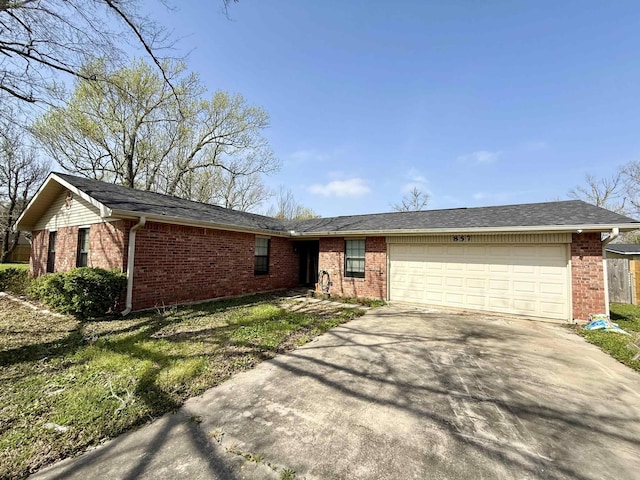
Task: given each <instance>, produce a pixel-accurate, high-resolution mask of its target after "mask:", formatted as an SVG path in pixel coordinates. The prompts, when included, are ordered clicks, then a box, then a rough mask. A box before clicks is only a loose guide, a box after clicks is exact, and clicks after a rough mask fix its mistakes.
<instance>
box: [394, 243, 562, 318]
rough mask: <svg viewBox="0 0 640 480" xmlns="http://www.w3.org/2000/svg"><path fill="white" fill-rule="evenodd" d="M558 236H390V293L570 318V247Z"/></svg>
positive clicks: (404, 299) (421, 301)
mask: <svg viewBox="0 0 640 480" xmlns="http://www.w3.org/2000/svg"><path fill="white" fill-rule="evenodd" d="M553 237H555V238H553V239H552V240H556V243H517V244H514V243H498V241H499V239H498V238H496V239H492V240H493V241H494V242H496V243H479V242H478V240H482V239H480V238H477V239H475V240H476V241H473V240H474V239H472V237H470V236H464V237H462V236H455V237H452V238H451V239H450V240H452V241H451V243H436V242H437V241H438V240H442V239H437V238H434V239H432V241H431V242H430V241H429V239H428V238H426V239H425V238H423V239H422V241H420V239H411V238H399V239H393V238H389V239H388V244H389V298H390V300H392V301H399V302H407V303H417V304H424V305H433V306H442V307H454V308H463V309H472V310H483V311H488V312H498V313H509V314H519V315H528V316H534V317H543V318H548V319H555V320H565V321H566V320H567V319H570V318H571V308H570V304H569V301H570V298H571V295H570V275H569V247H568V245H567V243H557V240H558V238H557V237H558V235H555V236H553ZM453 238H455V241H453ZM460 238H464V240H465V241H464V243H462V242H460ZM503 240H507V239H503ZM538 240H545V238H544V236H542V235H541V236H540V238H538ZM485 241H486V240H485ZM408 242H412V243H408Z"/></svg>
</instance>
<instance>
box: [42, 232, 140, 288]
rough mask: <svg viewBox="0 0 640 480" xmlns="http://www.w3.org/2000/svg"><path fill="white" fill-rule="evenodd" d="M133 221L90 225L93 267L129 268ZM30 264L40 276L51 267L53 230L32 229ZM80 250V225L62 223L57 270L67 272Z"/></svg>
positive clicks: (73, 264) (57, 235)
mask: <svg viewBox="0 0 640 480" xmlns="http://www.w3.org/2000/svg"><path fill="white" fill-rule="evenodd" d="M129 224H130V222H127V221H123V220H119V221H116V222H106V223H96V224H93V225H90V226H89V258H88V261H87V264H88V265H89V266H90V267H101V268H106V269H112V268H115V269H118V270H120V271H121V272H124V271H126V257H127V242H128V237H129ZM32 235H33V241H32V246H31V260H30V268H31V274H32V275H33V276H35V277H38V276H40V275H42V274H44V273H46V271H47V256H48V252H49V230H36V231H34V232H32ZM77 252H78V227H61V228H58V230H57V234H56V260H55V271H56V272H66V271H68V270H71V269H72V268H74V267H75V266H76V257H77Z"/></svg>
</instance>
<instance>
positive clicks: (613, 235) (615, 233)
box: [602, 227, 620, 317]
mask: <svg viewBox="0 0 640 480" xmlns="http://www.w3.org/2000/svg"><path fill="white" fill-rule="evenodd" d="M618 235H620V229H619V228H617V227H616V228H612V229H611V233H610V234H609V236H608V237H607V238H605V239H604V240H603V241H602V272H603V275H604V304H605V308H606V312H605V313H606V314H607V317H608V316H609V315H611V312H610V311H609V273H608V272H607V258H606V256H607V245H609V244H610V243H611V242H612V241H613V240H615V239H616V238H618Z"/></svg>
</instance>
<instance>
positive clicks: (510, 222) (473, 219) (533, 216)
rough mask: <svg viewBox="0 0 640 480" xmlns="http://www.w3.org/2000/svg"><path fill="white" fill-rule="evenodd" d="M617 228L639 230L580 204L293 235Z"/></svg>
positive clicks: (438, 214) (326, 226)
mask: <svg viewBox="0 0 640 480" xmlns="http://www.w3.org/2000/svg"><path fill="white" fill-rule="evenodd" d="M604 226H606V228H607V229H610V228H613V227H615V226H618V227H619V228H621V229H636V228H640V222H639V221H638V220H634V219H632V218H629V217H625V216H624V215H619V214H617V213H614V212H611V211H609V210H605V209H604V208H600V207H596V206H594V205H591V204H589V203H586V202H583V201H581V200H567V201H561V202H546V203H529V204H520V205H502V206H497V207H476V208H454V209H448V210H423V211H419V212H395V213H379V214H372V215H355V216H348V217H335V218H318V219H313V220H306V221H303V222H298V223H297V224H295V225H293V227H292V228H293V229H294V230H296V231H298V230H299V231H302V232H305V233H311V232H317V233H326V232H339V233H340V232H358V231H367V232H373V231H381V230H385V231H407V230H426V229H429V230H462V231H466V230H470V229H483V230H489V229H514V230H519V229H524V230H529V229H531V228H537V229H543V228H547V227H551V229H552V230H562V229H565V230H568V229H571V230H572V229H578V228H582V229H584V230H587V229H589V230H598V229H600V230H602V227H604Z"/></svg>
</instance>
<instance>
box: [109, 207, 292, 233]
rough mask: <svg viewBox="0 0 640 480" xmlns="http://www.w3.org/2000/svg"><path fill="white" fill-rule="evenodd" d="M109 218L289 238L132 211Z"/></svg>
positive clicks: (267, 230) (114, 212)
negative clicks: (142, 218) (141, 218)
mask: <svg viewBox="0 0 640 480" xmlns="http://www.w3.org/2000/svg"><path fill="white" fill-rule="evenodd" d="M111 216H112V217H114V218H122V219H132V220H133V219H138V218H140V217H142V216H144V217H146V219H147V222H158V223H170V224H174V225H184V226H187V227H202V228H212V229H216V230H224V231H228V232H242V233H255V234H258V235H269V236H272V237H290V236H291V234H290V232H280V231H278V230H270V229H265V228H251V227H243V226H239V225H229V224H224V223H216V222H209V221H206V220H191V219H186V218H181V217H172V216H169V215H156V214H150V213H144V212H136V211H133V210H112V211H111Z"/></svg>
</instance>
